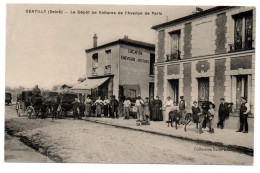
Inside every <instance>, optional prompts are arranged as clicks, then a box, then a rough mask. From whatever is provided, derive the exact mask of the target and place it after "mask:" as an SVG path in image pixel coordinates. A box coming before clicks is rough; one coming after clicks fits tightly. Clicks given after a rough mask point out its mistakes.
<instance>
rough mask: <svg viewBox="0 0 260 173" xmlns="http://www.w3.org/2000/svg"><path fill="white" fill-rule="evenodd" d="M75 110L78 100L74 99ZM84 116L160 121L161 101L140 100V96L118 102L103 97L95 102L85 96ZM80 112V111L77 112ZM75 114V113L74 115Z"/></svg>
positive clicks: (113, 98)
mask: <svg viewBox="0 0 260 173" xmlns="http://www.w3.org/2000/svg"><path fill="white" fill-rule="evenodd" d="M73 105H75V109H76V108H78V109H80V106H79V105H80V100H79V99H77V98H76V99H75V101H74V102H73ZM84 107H85V108H84V115H83V116H85V117H90V116H95V117H101V115H103V116H104V117H106V118H118V117H119V116H120V117H124V118H125V119H126V120H129V119H130V116H132V117H134V118H136V119H137V121H150V120H153V121H162V120H163V117H162V101H161V100H160V99H159V97H156V99H153V97H151V98H148V97H146V98H145V99H142V98H141V96H138V97H136V98H129V97H127V98H125V97H120V98H119V99H118V100H117V99H116V97H115V96H114V95H113V96H111V97H110V99H108V98H107V97H105V98H104V99H103V100H102V99H101V97H98V98H97V99H96V100H95V101H93V100H92V99H91V96H90V95H87V97H86V99H85V102H84ZM79 112H82V111H79ZM76 114H77V113H76Z"/></svg>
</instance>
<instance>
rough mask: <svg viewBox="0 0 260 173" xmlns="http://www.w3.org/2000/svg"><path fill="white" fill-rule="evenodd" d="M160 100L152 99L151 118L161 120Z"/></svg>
mask: <svg viewBox="0 0 260 173" xmlns="http://www.w3.org/2000/svg"><path fill="white" fill-rule="evenodd" d="M161 108H162V101H161V100H154V101H153V120H154V121H162V118H163V117H162V110H161Z"/></svg>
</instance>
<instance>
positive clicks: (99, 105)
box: [95, 100, 103, 117]
mask: <svg viewBox="0 0 260 173" xmlns="http://www.w3.org/2000/svg"><path fill="white" fill-rule="evenodd" d="M95 105H97V106H96V115H97V116H98V117H100V116H101V114H102V105H103V101H102V100H96V102H95Z"/></svg>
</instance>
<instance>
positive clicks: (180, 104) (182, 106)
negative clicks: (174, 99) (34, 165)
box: [179, 96, 185, 120]
mask: <svg viewBox="0 0 260 173" xmlns="http://www.w3.org/2000/svg"><path fill="white" fill-rule="evenodd" d="M180 99H181V100H180V102H179V110H180V113H181V120H183V116H184V112H185V100H184V96H180Z"/></svg>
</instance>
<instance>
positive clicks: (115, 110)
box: [77, 95, 250, 133]
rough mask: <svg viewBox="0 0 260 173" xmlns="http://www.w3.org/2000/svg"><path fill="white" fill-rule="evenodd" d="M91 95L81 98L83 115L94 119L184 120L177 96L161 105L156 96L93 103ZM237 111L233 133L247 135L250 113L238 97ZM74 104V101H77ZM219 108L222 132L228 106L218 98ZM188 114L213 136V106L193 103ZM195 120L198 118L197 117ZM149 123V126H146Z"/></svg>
mask: <svg viewBox="0 0 260 173" xmlns="http://www.w3.org/2000/svg"><path fill="white" fill-rule="evenodd" d="M90 97H91V96H90V95H88V96H87V97H86V99H85V103H84V105H85V111H84V113H83V114H84V116H85V117H89V116H96V117H101V115H104V117H107V118H118V117H119V116H120V117H124V119H126V120H129V119H130V116H132V117H134V118H136V119H137V120H136V121H140V122H142V121H147V122H150V120H152V121H165V122H168V121H169V113H170V112H171V111H176V112H178V113H179V114H180V117H181V119H180V122H179V124H180V123H181V124H182V122H183V121H185V114H186V113H187V111H186V102H185V100H184V96H181V97H180V101H179V102H178V103H177V102H174V101H173V100H172V99H171V97H170V96H169V97H167V100H166V101H165V102H164V103H163V102H162V101H161V100H160V98H159V97H158V96H157V97H156V98H155V99H154V98H153V97H151V98H148V97H146V98H145V99H142V98H141V96H138V97H136V98H123V97H122V98H119V100H117V99H116V98H115V96H111V97H110V99H108V98H107V97H105V98H104V100H102V99H101V97H98V98H97V100H95V101H93V100H92V99H91V98H90ZM241 100H242V102H241V108H240V128H239V130H237V132H244V133H248V123H247V117H248V113H249V111H250V107H249V105H248V103H246V98H245V97H242V98H241ZM77 102H78V101H77ZM220 102H221V103H220V105H219V109H218V123H217V128H220V129H223V128H224V122H225V120H227V119H228V118H229V114H230V112H231V106H232V104H231V103H227V102H226V101H225V99H224V98H221V99H220ZM191 114H192V115H193V116H194V117H200V115H201V114H203V115H205V116H203V119H201V120H200V123H201V126H202V128H206V127H208V128H209V133H214V128H215V127H214V120H215V119H216V117H215V104H214V103H212V102H210V101H208V100H206V101H203V102H200V103H198V102H197V101H194V102H193V106H192V107H191ZM198 119H199V118H198ZM148 124H149V123H148Z"/></svg>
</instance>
